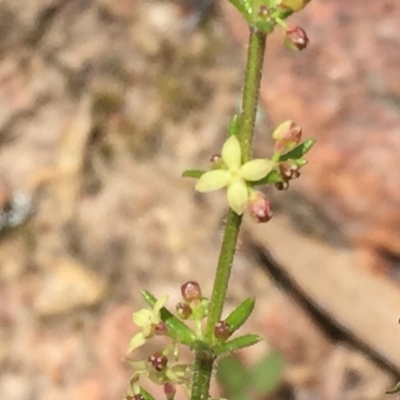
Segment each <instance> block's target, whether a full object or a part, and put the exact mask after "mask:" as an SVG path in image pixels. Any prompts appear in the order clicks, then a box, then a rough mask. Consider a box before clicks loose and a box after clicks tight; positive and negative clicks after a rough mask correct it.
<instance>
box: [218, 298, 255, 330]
mask: <svg viewBox="0 0 400 400" xmlns="http://www.w3.org/2000/svg"><path fill="white" fill-rule="evenodd" d="M254 304H255V300H254V299H253V298H248V299H246V300H244V301H243V302H242V303H241V304H239V305H238V306H237V307H236V308H235V309H234V310H233V311H232V312H231V313H230V314H229V315H228V317H227V318H226V319H225V322H227V323H228V325H229V327H230V328H231V329H232V333H233V332H235V331H237V330H238V329H239V328H240V327H241V326H242V325H243V324H244V323H245V322H246V320H247V318H249V316H250V314H251V312H252V311H253V308H254Z"/></svg>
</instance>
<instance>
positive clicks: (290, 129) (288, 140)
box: [272, 120, 302, 152]
mask: <svg viewBox="0 0 400 400" xmlns="http://www.w3.org/2000/svg"><path fill="white" fill-rule="evenodd" d="M301 134H302V129H301V127H300V126H299V125H296V124H295V123H294V122H293V121H291V120H287V121H285V122H282V123H281V124H280V125H278V127H277V128H275V130H274V131H273V132H272V139H273V140H274V141H275V151H277V152H282V151H285V150H290V149H292V148H293V147H295V146H297V145H298V144H299V143H300V140H301Z"/></svg>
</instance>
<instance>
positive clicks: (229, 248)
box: [191, 28, 267, 400]
mask: <svg viewBox="0 0 400 400" xmlns="http://www.w3.org/2000/svg"><path fill="white" fill-rule="evenodd" d="M266 37H267V35H266V33H263V32H259V31H258V30H256V29H255V28H251V30H250V39H249V47H248V54H247V67H246V76H245V85H244V91H243V101H242V111H241V115H240V121H239V140H240V144H241V147H242V159H243V162H246V161H248V160H250V158H251V148H252V142H253V135H254V127H255V120H256V113H257V106H258V99H259V91H260V83H261V75H262V67H263V61H264V50H265V43H266ZM241 223H242V216H240V215H237V214H236V213H235V212H233V211H232V210H229V212H228V216H227V220H226V225H225V231H224V237H223V240H222V245H221V251H220V255H219V260H218V266H217V271H216V275H215V280H214V287H213V292H212V297H211V304H210V310H209V315H208V322H207V328H206V340H207V341H208V343H212V340H213V334H214V327H215V325H216V323H217V322H218V321H219V320H220V319H221V315H222V310H223V307H224V303H225V297H226V291H227V288H228V283H229V277H230V274H231V267H232V261H233V258H234V255H235V249H236V244H237V238H238V235H239V229H240V225H241ZM194 371H195V373H194V376H193V386H192V395H191V400H206V399H208V391H209V384H210V379H211V372H212V361H211V362H208V363H205V362H204V360H203V359H202V357H200V355H199V354H198V352H196V361H195V366H194Z"/></svg>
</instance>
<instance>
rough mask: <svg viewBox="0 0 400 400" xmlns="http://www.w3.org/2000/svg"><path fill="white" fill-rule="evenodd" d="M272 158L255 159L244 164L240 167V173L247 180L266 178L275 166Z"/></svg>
mask: <svg viewBox="0 0 400 400" xmlns="http://www.w3.org/2000/svg"><path fill="white" fill-rule="evenodd" d="M273 166H274V165H273V163H272V161H271V160H266V159H255V160H251V161H248V162H247V163H246V164H243V165H242V167H241V168H240V172H239V175H240V177H241V178H242V179H244V180H245V181H251V182H255V181H258V180H260V179H262V178H265V177H266V176H267V175H268V174H269V173H270V172H271V171H272V168H273Z"/></svg>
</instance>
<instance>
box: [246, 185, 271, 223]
mask: <svg viewBox="0 0 400 400" xmlns="http://www.w3.org/2000/svg"><path fill="white" fill-rule="evenodd" d="M247 210H248V212H249V214H250V217H251V218H252V219H253V220H254V221H255V222H268V221H269V220H270V219H271V218H272V215H273V213H272V209H271V204H270V202H269V201H268V200H267V198H266V197H265V195H264V194H263V193H261V192H254V193H253V194H252V196H251V198H250V200H249V202H248V203H247Z"/></svg>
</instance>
